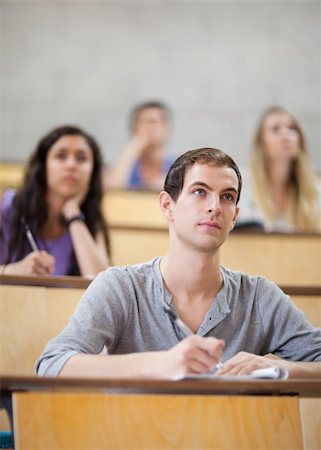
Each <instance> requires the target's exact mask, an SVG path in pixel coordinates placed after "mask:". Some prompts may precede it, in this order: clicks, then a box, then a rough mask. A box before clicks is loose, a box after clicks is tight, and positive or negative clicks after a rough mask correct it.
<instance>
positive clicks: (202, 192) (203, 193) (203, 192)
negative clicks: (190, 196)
mask: <svg viewBox="0 0 321 450" xmlns="http://www.w3.org/2000/svg"><path fill="white" fill-rule="evenodd" d="M193 193H194V194H195V195H198V196H200V197H202V196H204V195H205V194H206V192H205V191H204V189H195V191H194V192H193Z"/></svg>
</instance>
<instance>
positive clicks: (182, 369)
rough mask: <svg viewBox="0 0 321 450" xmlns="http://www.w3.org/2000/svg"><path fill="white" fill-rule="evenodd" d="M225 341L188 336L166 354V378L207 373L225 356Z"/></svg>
mask: <svg viewBox="0 0 321 450" xmlns="http://www.w3.org/2000/svg"><path fill="white" fill-rule="evenodd" d="M223 348H224V341H223V340H222V339H216V338H214V337H207V338H203V337H201V336H197V335H194V336H188V337H187V338H185V339H184V340H183V341H181V342H180V343H179V344H177V345H175V346H174V347H173V348H171V349H170V350H168V352H165V353H164V356H165V359H166V362H165V361H164V364H163V366H164V367H163V370H162V372H164V376H165V377H166V378H168V377H169V376H170V377H172V376H175V375H180V374H182V375H187V374H200V373H206V372H208V371H209V370H211V369H214V367H215V365H216V364H217V363H218V362H219V361H220V360H221V358H222V356H223Z"/></svg>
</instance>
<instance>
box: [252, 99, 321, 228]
mask: <svg viewBox="0 0 321 450" xmlns="http://www.w3.org/2000/svg"><path fill="white" fill-rule="evenodd" d="M273 113H282V114H287V115H288V116H290V117H291V119H292V122H293V127H294V129H295V130H296V131H297V132H298V134H299V146H300V152H299V154H298V157H297V158H296V159H295V160H294V161H293V163H292V168H291V172H290V174H289V178H288V186H287V188H288V205H287V210H286V218H287V221H288V223H289V224H291V225H293V226H294V228H295V229H296V230H297V231H308V232H315V231H318V232H319V231H320V228H321V227H320V212H319V210H318V193H317V189H316V176H315V174H314V172H313V170H312V168H311V165H310V162H309V158H308V152H307V148H306V144H305V139H304V135H303V131H302V128H301V126H300V125H299V123H298V121H297V120H296V119H295V117H293V115H292V114H290V113H289V112H288V111H287V110H285V109H284V108H281V107H279V106H273V107H271V108H269V109H267V110H266V111H265V112H264V113H263V115H262V117H261V120H260V122H259V125H258V128H257V131H256V134H255V136H254V142H253V148H252V154H251V176H252V182H253V186H254V196H255V200H256V202H257V204H258V205H259V207H260V209H261V211H262V214H263V217H264V219H265V221H266V223H267V224H273V222H274V221H275V219H276V217H277V210H276V205H275V204H274V202H273V197H272V189H271V179H270V175H269V171H268V161H267V157H266V152H265V150H264V144H263V127H264V123H265V120H266V119H267V117H268V116H269V115H270V114H273Z"/></svg>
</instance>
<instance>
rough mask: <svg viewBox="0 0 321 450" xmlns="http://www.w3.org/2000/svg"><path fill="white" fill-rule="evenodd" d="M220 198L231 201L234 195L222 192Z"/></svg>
mask: <svg viewBox="0 0 321 450" xmlns="http://www.w3.org/2000/svg"><path fill="white" fill-rule="evenodd" d="M222 199H223V200H229V201H231V202H232V201H233V200H234V197H233V195H232V194H223V195H222Z"/></svg>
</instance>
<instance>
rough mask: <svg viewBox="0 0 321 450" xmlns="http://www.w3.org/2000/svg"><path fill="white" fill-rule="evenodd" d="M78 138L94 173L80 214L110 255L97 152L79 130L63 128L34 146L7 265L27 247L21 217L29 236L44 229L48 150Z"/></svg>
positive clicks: (12, 228) (18, 196)
mask: <svg viewBox="0 0 321 450" xmlns="http://www.w3.org/2000/svg"><path fill="white" fill-rule="evenodd" d="M66 135H68V136H81V137H83V138H84V139H85V140H86V142H87V144H88V145H89V147H90V148H91V150H92V154H93V172H92V175H91V180H90V186H89V190H88V193H87V196H86V198H85V200H84V202H83V204H82V205H81V210H82V212H83V213H84V215H85V221H86V224H87V226H88V229H89V231H90V233H91V234H92V235H93V236H95V235H96V233H97V232H98V231H100V230H101V231H102V232H103V234H104V238H105V242H106V248H107V251H108V253H109V255H110V240H109V233H108V228H107V223H106V221H105V219H104V217H103V214H102V211H101V201H102V195H103V191H102V180H101V172H102V167H103V160H102V154H101V151H100V148H99V146H98V144H97V142H96V141H95V139H94V138H93V137H92V136H90V135H89V134H87V133H86V132H85V131H84V130H82V129H81V128H79V127H76V126H71V125H65V126H61V127H58V128H55V129H53V130H52V131H50V132H49V133H48V134H46V135H45V136H44V137H43V138H42V139H40V141H39V142H38V145H37V146H36V149H35V150H34V152H33V153H32V154H31V156H30V158H29V162H28V164H27V167H26V171H25V177H24V181H23V183H22V187H21V188H20V190H19V191H18V192H17V194H16V196H15V198H14V203H13V211H12V214H11V217H10V219H11V223H10V225H9V226H10V241H9V246H8V253H7V262H8V263H9V262H10V261H11V258H12V257H13V255H16V260H17V261H18V260H19V259H21V258H22V256H23V249H24V247H25V244H26V237H25V232H24V229H23V227H22V224H21V218H22V217H24V218H25V220H26V222H27V223H28V224H29V226H30V228H31V230H32V232H33V233H34V234H35V235H36V236H41V235H42V230H43V226H44V224H45V222H46V220H47V217H48V207H47V202H46V193H47V176H46V161H47V155H48V152H49V150H50V148H51V147H52V146H53V145H54V144H55V142H57V141H58V140H59V139H60V138H61V137H63V136H66ZM73 266H74V267H73V268H71V273H70V274H74V275H75V274H79V268H78V265H77V262H76V260H75V261H74V264H73Z"/></svg>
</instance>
